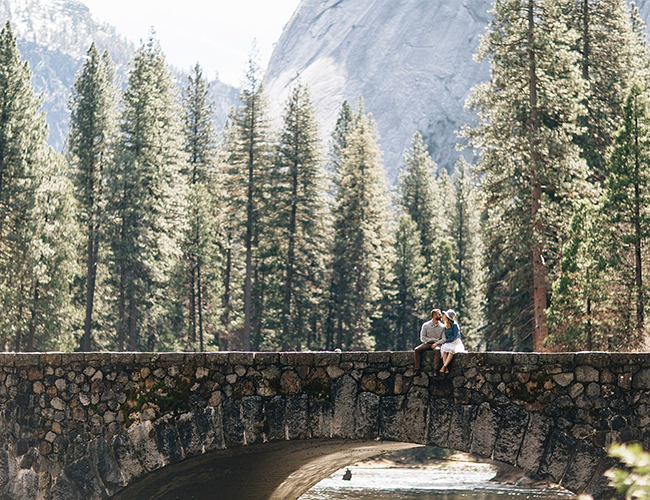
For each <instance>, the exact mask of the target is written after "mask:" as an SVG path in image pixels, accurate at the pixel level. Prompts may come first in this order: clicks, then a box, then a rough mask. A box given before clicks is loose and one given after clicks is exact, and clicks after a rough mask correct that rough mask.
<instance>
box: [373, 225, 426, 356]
mask: <svg viewBox="0 0 650 500" xmlns="http://www.w3.org/2000/svg"><path fill="white" fill-rule="evenodd" d="M421 240H422V237H421V236H420V234H419V231H418V229H417V224H416V223H415V222H414V221H413V219H411V216H410V215H408V214H402V216H401V217H400V218H399V222H398V226H397V233H396V235H395V242H394V247H395V251H394V255H395V259H394V261H393V276H394V282H393V289H394V290H395V298H394V302H393V308H394V312H393V314H392V318H394V321H395V323H394V324H395V335H394V339H393V342H392V345H381V346H380V347H381V348H384V349H395V350H405V349H406V348H407V347H410V346H409V342H411V341H412V340H413V338H414V334H415V333H417V332H418V331H419V327H420V323H421V316H422V314H421V311H422V310H423V309H424V308H425V306H426V305H427V304H426V303H425V300H426V299H427V297H426V291H427V287H426V282H427V278H428V276H427V274H426V259H425V257H424V255H423V252H422V245H421V244H420V241H421Z"/></svg>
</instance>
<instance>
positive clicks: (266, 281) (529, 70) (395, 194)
mask: <svg viewBox="0 0 650 500" xmlns="http://www.w3.org/2000/svg"><path fill="white" fill-rule="evenodd" d="M476 57H477V59H478V60H484V59H487V60H488V61H489V64H490V75H491V78H490V80H489V81H487V82H484V83H482V84H479V85H478V86H476V87H475V88H474V89H473V90H472V92H471V95H470V97H469V99H468V101H467V103H466V107H467V109H468V112H471V113H473V114H474V115H473V116H475V121H474V122H473V123H472V124H471V125H469V126H467V127H465V128H463V130H461V131H459V148H463V149H464V156H463V157H461V159H460V160H459V161H458V162H457V163H456V164H455V165H444V166H438V165H436V164H435V163H434V162H433V161H432V159H431V157H430V155H429V152H428V151H427V148H426V146H425V141H424V140H423V137H422V136H421V134H420V133H419V132H418V131H416V130H414V131H413V133H414V135H413V140H412V143H411V146H410V147H409V148H408V149H407V151H405V152H404V166H403V168H402V170H401V173H400V175H399V179H398V182H397V184H396V185H395V186H389V185H387V183H386V179H385V177H386V175H385V170H384V165H383V163H382V154H381V148H380V143H381V138H380V137H378V134H377V132H376V127H375V125H374V122H373V118H372V115H371V114H370V113H368V112H366V110H365V109H364V104H363V99H362V97H359V99H358V101H357V102H355V103H353V104H350V103H349V102H348V101H344V102H342V103H341V106H340V109H339V112H338V119H337V121H336V126H335V127H334V130H333V132H332V134H331V136H330V137H329V139H328V140H327V141H326V143H325V144H324V143H323V141H321V139H320V133H319V123H317V121H316V118H315V110H314V108H313V106H312V104H311V101H310V95H309V89H308V88H307V87H306V86H304V85H302V84H301V83H300V79H299V76H298V77H297V79H296V81H297V83H296V85H295V86H294V87H293V89H292V90H291V92H290V95H289V97H288V98H287V101H286V103H284V112H283V115H282V118H281V120H280V121H278V123H277V124H276V123H275V122H273V121H272V120H271V118H270V117H269V114H268V110H267V102H266V98H265V93H264V86H263V78H262V77H263V75H262V71H261V68H260V67H259V66H258V64H257V63H256V61H255V59H254V58H253V57H251V58H250V60H249V63H248V66H247V70H246V74H245V78H244V83H243V85H242V88H241V90H240V98H239V100H240V104H239V106H238V107H236V108H234V109H233V110H232V111H231V113H230V117H229V120H228V123H227V124H226V126H225V127H224V129H223V130H221V131H217V130H216V126H215V124H214V123H213V120H212V116H213V113H212V107H213V104H212V103H211V102H210V99H209V97H208V95H209V93H208V82H207V81H206V79H205V77H204V75H203V72H202V70H201V68H200V66H199V65H198V64H197V65H196V66H195V67H194V68H193V70H192V71H191V74H190V75H189V77H188V78H187V80H186V81H184V82H179V84H178V85H177V83H176V82H175V81H174V78H173V77H172V73H171V71H170V69H169V67H168V66H167V64H166V62H165V57H164V54H163V53H162V50H161V48H160V46H159V44H158V42H157V41H156V40H155V39H154V38H153V37H151V38H149V39H148V40H146V41H144V42H143V43H142V45H141V47H140V48H139V50H138V51H137V52H136V54H135V57H134V59H133V61H132V64H131V70H130V72H129V75H128V81H127V82H126V85H125V86H124V88H121V87H118V86H117V84H116V79H115V73H114V68H113V64H112V61H111V57H110V54H108V53H106V52H105V53H103V54H100V53H99V52H98V50H97V49H96V47H95V46H94V45H92V46H91V47H90V48H89V50H88V52H87V57H86V60H85V63H84V65H83V67H82V69H81V70H80V72H79V74H78V75H77V79H76V82H75V84H74V87H73V88H72V89H71V97H70V112H71V124H70V133H69V136H68V138H67V143H66V148H65V150H64V151H63V152H62V153H59V152H57V151H54V150H53V149H52V148H50V147H48V146H47V127H46V125H45V117H44V114H43V112H42V111H41V110H40V104H41V97H39V96H36V95H35V93H34V90H33V88H32V85H31V73H30V70H29V67H28V65H27V64H26V63H25V62H23V61H22V60H21V56H20V54H19V51H18V48H17V44H16V39H15V36H14V34H13V32H12V29H11V26H10V24H9V23H7V24H6V25H5V27H4V28H3V29H2V31H1V33H0V109H1V112H0V304H1V305H2V314H1V315H0V350H10V351H16V352H20V351H45V350H63V351H72V350H78V351H79V350H80V351H91V350H114V351H125V350H126V351H141V350H146V351H163V350H178V351H214V350H270V351H273V350H296V351H304V350H322V349H328V350H331V349H335V348H340V349H342V350H359V349H375V350H404V349H411V348H412V347H413V345H414V344H415V343H417V340H418V333H419V328H420V325H421V323H422V322H423V321H425V320H426V319H429V311H430V310H431V309H432V308H433V307H438V308H444V309H446V308H454V309H455V310H456V311H457V313H458V321H459V323H460V325H461V330H462V335H463V339H464V341H465V344H466V345H467V346H468V347H469V348H470V349H472V350H520V351H530V350H534V351H567V350H569V351H574V350H617V351H627V350H640V349H645V348H646V347H647V345H646V342H647V336H646V334H645V303H646V300H647V285H646V284H645V283H644V280H645V281H647V278H645V275H646V273H647V270H648V264H650V256H649V255H648V253H647V251H646V248H645V244H646V241H647V238H648V237H649V236H650V231H649V229H650V212H649V210H648V197H649V196H650V191H649V190H650V183H649V182H648V180H650V179H648V177H649V174H650V117H649V116H648V89H649V88H650V73H649V71H648V70H649V67H650V52H649V49H648V43H647V39H646V34H645V26H644V24H643V22H642V21H641V19H640V17H639V15H638V12H637V10H636V8H635V7H634V5H632V6H631V7H630V6H628V5H627V3H626V2H625V1H624V0H579V1H574V0H496V1H495V3H494V6H493V11H492V18H491V21H490V23H489V26H488V28H487V30H486V32H485V34H484V35H483V36H482V38H481V44H480V47H479V48H478V51H477V54H476Z"/></svg>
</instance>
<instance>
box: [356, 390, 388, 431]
mask: <svg viewBox="0 0 650 500" xmlns="http://www.w3.org/2000/svg"><path fill="white" fill-rule="evenodd" d="M380 401H381V398H380V397H379V396H378V395H377V394H373V393H370V392H361V393H360V394H359V397H358V398H357V408H356V421H355V425H354V434H355V438H356V439H375V438H378V437H379V422H380V417H379V409H380Z"/></svg>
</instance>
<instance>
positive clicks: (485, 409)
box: [470, 403, 499, 458]
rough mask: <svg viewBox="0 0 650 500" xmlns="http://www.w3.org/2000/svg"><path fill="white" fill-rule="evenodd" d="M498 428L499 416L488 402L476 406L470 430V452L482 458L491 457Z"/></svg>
mask: <svg viewBox="0 0 650 500" xmlns="http://www.w3.org/2000/svg"><path fill="white" fill-rule="evenodd" d="M498 429H499V417H498V415H497V413H496V412H495V411H494V410H493V409H492V407H491V406H490V404H489V403H483V404H481V405H480V406H479V408H478V413H477V414H476V420H474V426H473V431H472V444H471V447H470V452H471V453H472V454H475V455H478V456H480V457H484V458H492V451H493V450H494V443H495V442H496V438H497V431H498Z"/></svg>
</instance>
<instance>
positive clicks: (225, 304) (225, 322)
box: [219, 233, 232, 349]
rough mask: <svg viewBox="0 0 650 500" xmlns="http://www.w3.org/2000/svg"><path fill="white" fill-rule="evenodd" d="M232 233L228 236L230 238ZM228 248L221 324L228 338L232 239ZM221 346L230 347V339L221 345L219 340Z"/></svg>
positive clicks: (228, 243)
mask: <svg viewBox="0 0 650 500" xmlns="http://www.w3.org/2000/svg"><path fill="white" fill-rule="evenodd" d="M230 237H231V236H230V233H229V236H228V238H229V239H230ZM227 245H228V248H227V250H226V267H225V269H224V273H223V274H224V276H223V295H222V296H221V305H222V307H223V313H222V314H221V324H222V325H223V330H224V334H225V338H226V339H228V337H229V334H230V307H231V306H230V278H231V274H232V245H231V241H228V242H227ZM219 347H220V348H221V347H223V348H225V349H229V348H230V346H229V345H228V340H226V345H221V342H219Z"/></svg>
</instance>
